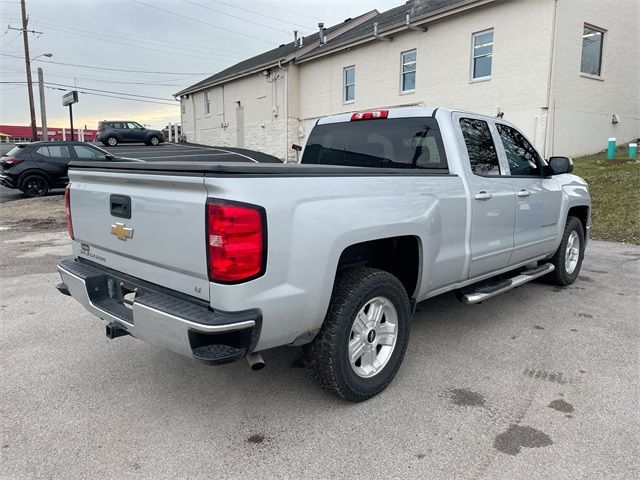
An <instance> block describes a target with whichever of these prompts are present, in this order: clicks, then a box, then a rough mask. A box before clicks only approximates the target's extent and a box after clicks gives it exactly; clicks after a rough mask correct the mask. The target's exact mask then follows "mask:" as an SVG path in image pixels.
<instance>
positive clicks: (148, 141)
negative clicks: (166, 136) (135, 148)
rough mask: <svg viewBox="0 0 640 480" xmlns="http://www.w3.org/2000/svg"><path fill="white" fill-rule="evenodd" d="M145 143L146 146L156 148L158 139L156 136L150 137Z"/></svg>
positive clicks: (158, 142) (158, 143)
mask: <svg viewBox="0 0 640 480" xmlns="http://www.w3.org/2000/svg"><path fill="white" fill-rule="evenodd" d="M154 142H155V143H154ZM146 143H147V145H153V146H154V147H157V146H158V145H160V139H159V138H158V137H157V136H156V135H152V136H150V137H149V140H147V142H146Z"/></svg>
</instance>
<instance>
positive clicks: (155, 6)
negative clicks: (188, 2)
mask: <svg viewBox="0 0 640 480" xmlns="http://www.w3.org/2000/svg"><path fill="white" fill-rule="evenodd" d="M131 1H132V2H133V3H137V4H140V5H144V6H145V7H147V8H150V9H151V10H159V11H161V12H164V13H168V14H169V15H175V16H176V17H181V18H185V19H187V20H191V21H192V22H197V23H201V24H203V25H207V26H209V27H213V28H217V29H219V30H224V31H225V32H229V33H234V34H236V35H241V36H243V37H248V38H253V39H254V40H259V41H260V42H264V43H272V42H271V41H270V40H265V39H264V38H260V37H255V36H253V35H249V34H248V33H242V32H238V31H236V30H232V29H230V28H225V27H221V26H220V25H214V24H213V23H208V22H205V21H203V20H199V19H197V18H193V17H188V16H186V15H182V14H181V13H177V12H172V11H171V10H165V9H164V8H160V7H158V5H151V4H149V3H145V2H141V1H140V0H131Z"/></svg>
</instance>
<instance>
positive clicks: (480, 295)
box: [462, 263, 555, 305]
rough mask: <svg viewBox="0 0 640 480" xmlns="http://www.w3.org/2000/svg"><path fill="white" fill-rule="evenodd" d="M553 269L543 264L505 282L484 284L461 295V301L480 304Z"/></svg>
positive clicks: (549, 265) (550, 265)
mask: <svg viewBox="0 0 640 480" xmlns="http://www.w3.org/2000/svg"><path fill="white" fill-rule="evenodd" d="M554 270H555V267H554V266H553V265H552V264H551V263H545V264H544V265H541V266H539V267H538V268H534V269H531V270H525V271H524V272H522V273H521V274H520V275H517V276H515V277H513V278H509V279H507V280H499V281H498V282H496V283H492V284H489V285H487V284H484V285H482V286H479V287H477V288H475V289H474V290H472V291H470V292H469V293H465V292H464V291H463V293H462V301H463V302H464V303H467V304H470V305H471V304H474V303H480V302H483V301H485V300H488V299H489V298H491V297H495V296H496V295H500V294H501V293H504V292H506V291H508V290H511V289H512V288H516V287H519V286H520V285H523V284H525V283H527V282H530V281H531V280H535V279H536V278H538V277H542V276H543V275H546V274H547V273H550V272H553V271H554Z"/></svg>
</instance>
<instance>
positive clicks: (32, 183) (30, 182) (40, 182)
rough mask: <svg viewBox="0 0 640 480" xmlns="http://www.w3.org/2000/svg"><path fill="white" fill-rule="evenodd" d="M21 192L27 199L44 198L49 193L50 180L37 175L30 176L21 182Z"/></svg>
mask: <svg viewBox="0 0 640 480" xmlns="http://www.w3.org/2000/svg"><path fill="white" fill-rule="evenodd" d="M20 190H21V191H22V193H24V194H25V195H26V196H27V197H32V198H34V197H42V196H43V195H46V194H47V192H48V191H49V180H47V178H46V177H44V176H43V175H38V174H37V173H33V174H28V175H27V176H25V177H24V179H22V180H21V181H20Z"/></svg>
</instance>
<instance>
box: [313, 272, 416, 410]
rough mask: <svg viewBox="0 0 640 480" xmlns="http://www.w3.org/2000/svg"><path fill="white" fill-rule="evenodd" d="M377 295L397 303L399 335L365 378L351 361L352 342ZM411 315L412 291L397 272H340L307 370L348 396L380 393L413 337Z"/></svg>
mask: <svg viewBox="0 0 640 480" xmlns="http://www.w3.org/2000/svg"><path fill="white" fill-rule="evenodd" d="M376 297H384V298H385V299H387V300H389V301H390V302H391V304H393V307H394V308H395V313H396V314H397V333H396V340H395V346H394V347H393V349H392V352H391V354H390V356H389V357H388V360H386V363H385V364H384V366H383V367H382V368H381V370H380V371H379V372H377V373H375V374H374V375H373V376H371V377H369V378H363V377H362V376H359V375H358V374H357V373H356V371H355V369H354V367H352V365H351V362H350V360H349V355H348V346H349V342H350V341H351V340H352V337H351V334H352V327H353V325H354V320H355V318H356V315H357V314H358V313H359V312H360V310H361V309H362V308H363V307H365V306H366V305H367V304H368V303H369V302H370V301H371V300H373V299H375V298H376ZM410 319H411V313H410V306H409V299H408V297H407V292H406V291H405V289H404V287H403V286H402V284H401V283H400V281H399V280H398V279H397V278H396V277H395V276H393V275H391V274H390V273H387V272H384V271H382V270H377V269H374V268H355V269H350V270H346V271H344V272H341V273H339V274H338V277H337V278H336V282H335V285H334V287H333V293H332V296H331V302H330V304H329V309H328V311H327V315H326V317H325V320H324V323H323V325H322V328H321V329H320V332H319V333H318V335H317V336H316V337H315V338H314V340H313V341H312V342H311V343H310V344H308V345H305V346H304V349H303V351H304V358H305V366H306V368H307V371H308V372H309V374H310V375H311V376H312V377H313V378H314V380H316V381H317V382H318V383H319V384H320V386H321V387H322V388H324V389H326V390H328V391H330V392H333V393H334V394H336V395H338V396H339V397H342V398H344V399H346V400H349V401H352V402H361V401H364V400H367V399H368V398H371V397H373V396H375V395H377V394H378V393H380V392H381V391H382V390H384V389H385V388H386V387H387V385H389V383H391V381H392V380H393V378H394V377H395V375H396V373H397V372H398V369H399V368H400V365H401V364H402V360H403V358H404V354H405V351H406V349H407V344H408V341H409V322H410ZM369 333H370V332H369ZM373 338H375V333H374V336H373ZM367 341H369V335H367ZM373 348H377V347H373ZM378 351H379V350H378ZM363 358H364V357H363Z"/></svg>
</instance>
